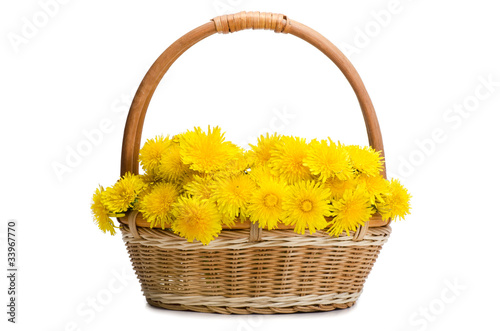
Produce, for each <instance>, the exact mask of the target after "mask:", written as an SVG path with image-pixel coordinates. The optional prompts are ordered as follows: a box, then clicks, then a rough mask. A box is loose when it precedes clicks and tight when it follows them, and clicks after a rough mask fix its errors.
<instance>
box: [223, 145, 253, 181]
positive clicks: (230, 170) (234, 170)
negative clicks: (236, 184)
mask: <svg viewBox="0 0 500 331" xmlns="http://www.w3.org/2000/svg"><path fill="white" fill-rule="evenodd" d="M250 163H251V160H250V157H249V155H248V152H247V151H244V150H243V149H241V148H240V151H239V153H238V154H236V156H235V158H234V159H233V160H232V161H230V162H229V163H227V164H226V166H225V168H224V169H222V172H224V173H226V174H229V175H230V174H233V175H235V174H240V173H243V172H245V171H247V170H248V169H249V168H250Z"/></svg>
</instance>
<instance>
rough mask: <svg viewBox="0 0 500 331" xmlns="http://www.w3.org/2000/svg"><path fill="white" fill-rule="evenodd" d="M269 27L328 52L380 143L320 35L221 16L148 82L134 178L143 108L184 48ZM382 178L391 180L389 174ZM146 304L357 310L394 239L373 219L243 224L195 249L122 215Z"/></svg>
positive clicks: (130, 123)
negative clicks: (309, 231) (344, 227)
mask: <svg viewBox="0 0 500 331" xmlns="http://www.w3.org/2000/svg"><path fill="white" fill-rule="evenodd" d="M243 29H267V30H274V31H275V32H277V33H288V34H292V35H295V36H297V37H299V38H301V39H304V40H305V41H307V42H309V43H310V44H311V45H313V46H315V47H316V48H318V49H319V50H320V51H322V52H323V53H324V54H325V55H327V56H328V57H329V58H330V59H331V60H332V61H333V62H334V63H335V64H336V65H337V66H338V67H339V69H340V70H341V71H342V73H343V74H344V75H345V76H346V78H347V80H348V81H349V83H350V84H351V86H352V88H353V90H354V92H355V93H356V96H357V98H358V101H359V103H360V106H361V110H362V112H363V116H364V119H365V124H366V128H367V132H368V138H369V142H370V145H371V146H372V147H373V148H374V149H376V150H378V151H381V154H382V155H383V143H382V136H381V133H380V128H379V125H378V121H377V117H376V114H375V111H374V109H373V105H372V103H371V100H370V98H369V96H368V93H367V92H366V89H365V87H364V85H363V82H362V81H361V79H360V77H359V75H358V73H357V72H356V70H355V69H354V68H353V66H352V64H351V63H350V62H349V61H348V60H347V58H346V57H345V56H344V55H343V54H342V53H341V52H340V51H339V50H338V49H337V48H336V47H335V46H334V45H333V44H332V43H330V42H329V41H328V40H327V39H326V38H324V37H323V36H321V35H320V34H319V33H317V32H316V31H314V30H312V29H311V28H308V27H307V26H305V25H302V24H300V23H298V22H295V21H292V20H290V19H288V18H287V17H286V16H284V15H281V14H271V13H259V12H249V13H246V12H242V13H238V14H234V15H224V16H220V17H216V18H214V19H213V20H212V21H210V22H209V23H206V24H204V25H202V26H200V27H198V28H196V29H194V30H192V31H191V32H189V33H187V34H186V35H184V36H183V37H181V38H180V39H179V40H177V41H176V42H174V43H173V44H172V45H171V46H170V47H169V48H168V49H167V50H166V51H165V52H164V53H163V54H162V55H161V56H160V57H159V58H158V59H157V60H156V62H155V63H154V64H153V66H152V67H151V69H150V70H149V71H148V73H147V74H146V76H145V77H144V79H143V81H142V83H141V85H140V86H139V89H138V91H137V93H136V95H135V98H134V101H133V103H132V106H131V109H130V112H129V115H128V118H127V123H126V127H125V133H124V139H123V147H122V168H121V173H122V175H123V174H125V173H126V172H132V173H135V174H137V173H138V170H139V162H138V155H139V149H140V142H141V134H142V127H143V123H144V118H145V115H146V110H147V108H148V105H149V102H150V100H151V97H152V96H153V93H154V91H155V89H156V87H157V86H158V84H159V82H160V80H161V79H162V77H163V75H164V74H165V73H166V71H167V70H168V69H169V68H170V66H171V65H172V63H174V61H175V60H176V59H177V58H178V57H179V56H180V55H181V54H182V53H184V52H185V51H186V50H187V49H189V48H190V47H191V46H193V45H194V44H196V43H197V42H199V41H200V40H202V39H204V38H206V37H208V36H210V35H212V34H215V33H230V32H236V31H239V30H243ZM383 175H384V176H385V168H384V172H383ZM119 221H120V223H122V227H121V231H122V235H123V240H124V242H125V244H126V246H127V249H128V252H129V254H130V258H131V261H132V264H133V267H134V270H135V272H136V274H137V276H138V278H139V280H140V282H141V286H142V291H143V292H144V295H145V296H146V299H147V302H148V303H149V304H151V305H153V306H157V307H162V308H166V309H174V310H193V311H199V312H216V313H224V314H249V313H259V314H272V313H294V312H311V311H328V310H333V309H337V308H348V307H350V306H352V305H353V304H354V303H355V302H356V300H357V299H358V297H359V296H360V294H361V292H362V289H363V284H364V282H365V279H366V277H367V276H368V274H369V273H370V271H371V268H372V266H373V264H374V263H375V260H376V258H377V256H378V254H379V252H380V249H381V248H382V245H383V244H384V243H385V242H386V241H387V239H388V237H389V235H390V232H391V228H390V226H389V222H383V221H382V220H381V219H380V218H376V217H374V218H372V219H371V220H370V222H367V223H366V224H365V226H362V227H360V228H359V229H358V230H357V231H356V232H351V233H349V235H346V234H343V235H341V236H340V237H338V238H336V237H331V236H329V235H328V234H327V233H325V232H324V231H318V232H316V233H315V234H313V235H298V234H296V233H294V232H293V229H292V228H291V227H287V226H283V225H281V226H280V229H278V230H272V231H266V230H264V231H263V230H262V229H260V228H259V227H258V225H257V224H250V222H248V221H246V222H243V223H238V226H237V227H238V229H234V228H233V229H227V228H226V229H224V230H223V231H222V233H221V234H220V235H219V237H218V238H216V239H215V240H213V241H212V242H211V243H210V244H209V245H207V246H203V245H202V244H201V243H199V242H195V243H189V242H187V241H186V239H185V238H181V237H179V236H177V235H175V234H174V233H173V232H172V231H171V230H170V229H165V230H162V229H159V228H149V224H148V223H147V222H145V221H144V220H143V218H142V215H141V214H139V213H138V212H136V211H134V212H129V213H127V215H126V216H125V217H122V218H119Z"/></svg>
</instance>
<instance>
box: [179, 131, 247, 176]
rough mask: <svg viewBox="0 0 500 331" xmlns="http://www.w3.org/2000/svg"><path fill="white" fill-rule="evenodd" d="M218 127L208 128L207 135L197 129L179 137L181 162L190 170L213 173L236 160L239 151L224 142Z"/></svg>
mask: <svg viewBox="0 0 500 331" xmlns="http://www.w3.org/2000/svg"><path fill="white" fill-rule="evenodd" d="M224 140H225V139H224V134H223V133H221V129H220V128H219V127H217V126H216V127H215V128H213V129H211V128H210V126H209V127H208V131H207V133H205V132H203V131H202V130H201V129H200V128H199V127H196V128H194V131H187V132H186V133H184V134H182V135H179V141H180V148H181V158H182V162H184V163H185V164H188V165H189V167H190V168H191V169H192V170H195V171H199V172H204V173H213V172H215V171H218V170H222V169H224V167H225V166H226V165H227V164H228V163H230V162H232V161H233V160H235V159H236V157H237V155H238V154H239V153H240V152H241V149H240V148H239V147H238V146H236V145H234V144H233V143H231V142H228V141H224Z"/></svg>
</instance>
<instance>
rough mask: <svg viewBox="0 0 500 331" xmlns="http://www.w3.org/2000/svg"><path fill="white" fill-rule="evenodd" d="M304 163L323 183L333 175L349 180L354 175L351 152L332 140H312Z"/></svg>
mask: <svg viewBox="0 0 500 331" xmlns="http://www.w3.org/2000/svg"><path fill="white" fill-rule="evenodd" d="M304 165H305V166H307V167H309V169H311V173H312V174H313V175H317V176H318V177H319V180H320V181H322V182H323V183H324V182H325V181H326V180H327V179H328V178H332V177H336V178H338V179H341V180H347V179H350V178H352V177H353V169H352V166H351V164H350V162H349V154H348V153H347V150H346V149H345V148H344V147H343V146H342V145H341V144H336V143H335V142H333V141H331V140H330V144H328V142H327V141H326V140H322V141H321V142H319V141H317V140H313V141H311V143H310V144H309V149H308V152H307V157H306V158H305V159H304Z"/></svg>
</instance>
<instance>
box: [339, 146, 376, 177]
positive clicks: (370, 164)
mask: <svg viewBox="0 0 500 331" xmlns="http://www.w3.org/2000/svg"><path fill="white" fill-rule="evenodd" d="M346 149H347V152H348V153H349V158H350V161H351V164H352V167H353V168H354V169H356V170H357V171H358V172H360V173H362V174H365V175H367V176H377V175H378V174H379V173H380V171H382V169H383V164H384V161H383V158H382V157H381V156H380V152H379V151H375V150H374V149H373V148H371V147H360V146H357V145H351V146H346Z"/></svg>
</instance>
